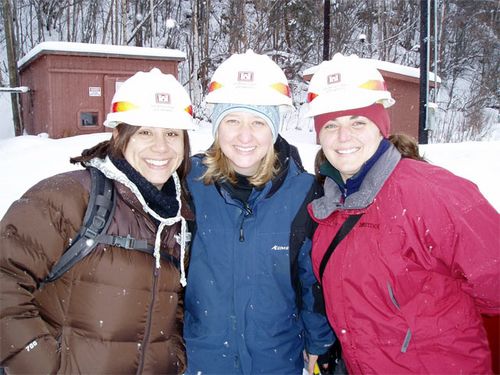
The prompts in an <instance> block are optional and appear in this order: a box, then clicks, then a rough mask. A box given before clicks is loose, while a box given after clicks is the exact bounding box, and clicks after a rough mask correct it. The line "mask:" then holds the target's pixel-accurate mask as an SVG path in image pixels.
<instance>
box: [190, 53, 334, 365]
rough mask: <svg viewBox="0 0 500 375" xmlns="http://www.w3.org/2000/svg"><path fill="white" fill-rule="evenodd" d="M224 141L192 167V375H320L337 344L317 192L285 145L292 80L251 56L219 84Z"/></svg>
mask: <svg viewBox="0 0 500 375" xmlns="http://www.w3.org/2000/svg"><path fill="white" fill-rule="evenodd" d="M206 102H207V103H213V104H214V107H213V111H212V118H211V119H212V125H213V134H214V137H215V141H214V143H213V145H212V146H211V147H210V148H209V150H207V151H206V152H205V153H204V154H203V155H197V156H195V157H194V158H193V165H192V172H191V173H190V175H189V176H188V186H189V190H190V192H191V194H192V198H193V202H194V206H195V211H196V225H197V228H196V231H195V235H194V239H193V243H192V248H191V260H190V265H189V274H188V285H187V289H186V296H185V322H184V337H185V340H186V346H187V356H188V370H187V373H188V374H197V373H202V374H222V373H231V374H258V373H261V374H263V373H265V374H301V373H302V369H303V368H304V363H305V362H304V361H306V366H307V368H308V370H309V372H310V373H312V369H313V366H314V364H315V363H316V360H317V357H318V355H320V354H323V353H324V352H326V351H327V350H328V347H329V346H330V345H331V344H332V342H333V341H334V336H333V333H332V331H331V329H330V327H329V325H328V323H327V320H326V319H325V316H324V315H323V314H322V313H321V312H320V311H319V310H320V308H319V307H318V306H319V305H321V304H320V303H318V302H320V299H321V291H320V289H319V288H318V285H317V282H316V279H315V277H314V274H313V272H312V267H311V256H310V251H311V241H310V238H309V236H310V228H311V222H310V219H309V218H308V215H307V211H306V206H307V203H309V202H310V201H311V200H312V199H314V197H315V196H316V194H317V193H318V186H317V185H316V184H315V182H314V177H313V176H312V175H310V174H308V173H306V172H305V171H304V169H303V167H302V165H301V161H300V158H299V155H298V152H297V149H296V148H295V147H293V146H291V145H289V144H288V143H287V142H286V141H285V140H284V139H283V138H282V137H280V136H279V135H278V129H279V123H280V112H279V110H280V106H291V105H292V100H291V97H290V90H289V87H288V82H287V79H286V77H285V75H284V73H283V71H282V70H281V69H280V68H279V67H278V66H277V65H276V64H275V63H274V62H273V61H272V60H271V59H270V58H269V57H267V56H265V55H258V54H255V53H253V52H252V51H248V52H247V53H245V54H236V55H233V56H231V57H230V58H229V59H227V60H226V61H225V62H223V63H222V64H221V65H220V66H219V68H218V69H217V70H216V71H215V73H214V75H213V77H212V81H211V83H210V88H209V94H208V95H207V97H206Z"/></svg>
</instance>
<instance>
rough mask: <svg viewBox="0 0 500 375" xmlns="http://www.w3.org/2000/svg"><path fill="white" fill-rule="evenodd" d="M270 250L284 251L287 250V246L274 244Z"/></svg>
mask: <svg viewBox="0 0 500 375" xmlns="http://www.w3.org/2000/svg"><path fill="white" fill-rule="evenodd" d="M271 250H275V251H286V250H288V246H280V245H274V246H273V247H271Z"/></svg>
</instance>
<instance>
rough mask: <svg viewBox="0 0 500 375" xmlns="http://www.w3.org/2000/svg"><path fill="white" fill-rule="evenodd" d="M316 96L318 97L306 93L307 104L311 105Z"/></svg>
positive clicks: (311, 93)
mask: <svg viewBox="0 0 500 375" xmlns="http://www.w3.org/2000/svg"><path fill="white" fill-rule="evenodd" d="M317 96H318V94H315V93H314V92H308V93H307V102H308V103H311V102H312V101H313V100H314V99H316V97H317Z"/></svg>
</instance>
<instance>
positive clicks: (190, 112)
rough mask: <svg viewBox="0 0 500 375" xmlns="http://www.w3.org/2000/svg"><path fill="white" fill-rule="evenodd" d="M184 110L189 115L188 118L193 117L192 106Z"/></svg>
mask: <svg viewBox="0 0 500 375" xmlns="http://www.w3.org/2000/svg"><path fill="white" fill-rule="evenodd" d="M184 110H185V111H186V112H187V113H188V114H189V116H191V117H193V116H194V115H193V106H192V105H189V106H187V107H186V108H184Z"/></svg>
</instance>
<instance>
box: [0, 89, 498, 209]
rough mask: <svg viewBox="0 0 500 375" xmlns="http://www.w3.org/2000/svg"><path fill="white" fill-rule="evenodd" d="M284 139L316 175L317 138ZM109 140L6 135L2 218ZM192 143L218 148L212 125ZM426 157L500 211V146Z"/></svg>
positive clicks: (428, 149)
mask: <svg viewBox="0 0 500 375" xmlns="http://www.w3.org/2000/svg"><path fill="white" fill-rule="evenodd" d="M0 98H1V96H0ZM0 113H2V112H0ZM0 126H2V125H1V124H0ZM282 135H283V136H284V137H285V138H286V139H287V140H288V141H290V142H291V143H292V144H295V145H296V146H297V147H298V149H299V152H300V154H301V157H302V161H303V163H304V167H305V168H306V169H307V170H309V171H310V172H313V165H314V157H315V155H316V152H317V150H318V147H319V146H317V145H316V144H315V143H314V140H315V136H314V133H312V132H309V131H308V130H304V131H298V130H294V131H286V132H283V133H282ZM109 136H110V133H98V134H91V135H81V136H76V137H69V138H63V139H58V140H55V139H49V138H44V137H40V136H21V137H13V136H12V135H11V136H6V135H5V134H3V136H2V132H0V171H2V178H1V179H0V197H1V199H0V217H2V216H3V215H4V213H5V211H6V210H7V209H8V207H9V206H10V204H11V203H12V202H13V201H14V200H15V199H17V198H19V197H20V196H21V195H22V194H23V193H24V192H25V191H26V190H27V189H28V188H30V187H31V186H32V185H34V184H35V183H37V182H38V181H40V180H42V179H44V178H46V177H49V176H51V175H54V174H56V173H61V172H65V171H68V170H71V169H76V168H78V166H74V165H72V164H70V163H69V157H70V156H77V155H80V153H81V151H82V150H83V149H85V148H89V147H91V146H93V145H94V144H96V143H98V142H100V141H102V140H105V139H107V138H108V137H109ZM190 140H191V148H192V151H193V153H196V152H199V151H202V150H204V149H205V148H207V147H208V146H209V145H210V144H211V143H212V135H211V129H210V124H208V123H204V124H202V125H201V126H200V129H199V130H196V131H190ZM422 151H423V154H424V156H425V157H426V158H427V159H428V160H429V161H430V162H432V163H434V164H437V165H440V166H443V167H445V168H447V169H449V170H450V171H452V172H453V173H455V174H457V175H460V176H462V177H465V178H468V179H469V180H471V181H473V182H475V183H476V184H477V185H478V186H479V188H480V190H481V192H482V193H483V194H484V195H485V196H486V198H487V199H488V200H489V201H490V202H491V203H492V204H493V206H495V208H496V209H497V211H500V189H499V188H498V186H500V141H491V142H465V143H454V144H432V145H424V146H422Z"/></svg>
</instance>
